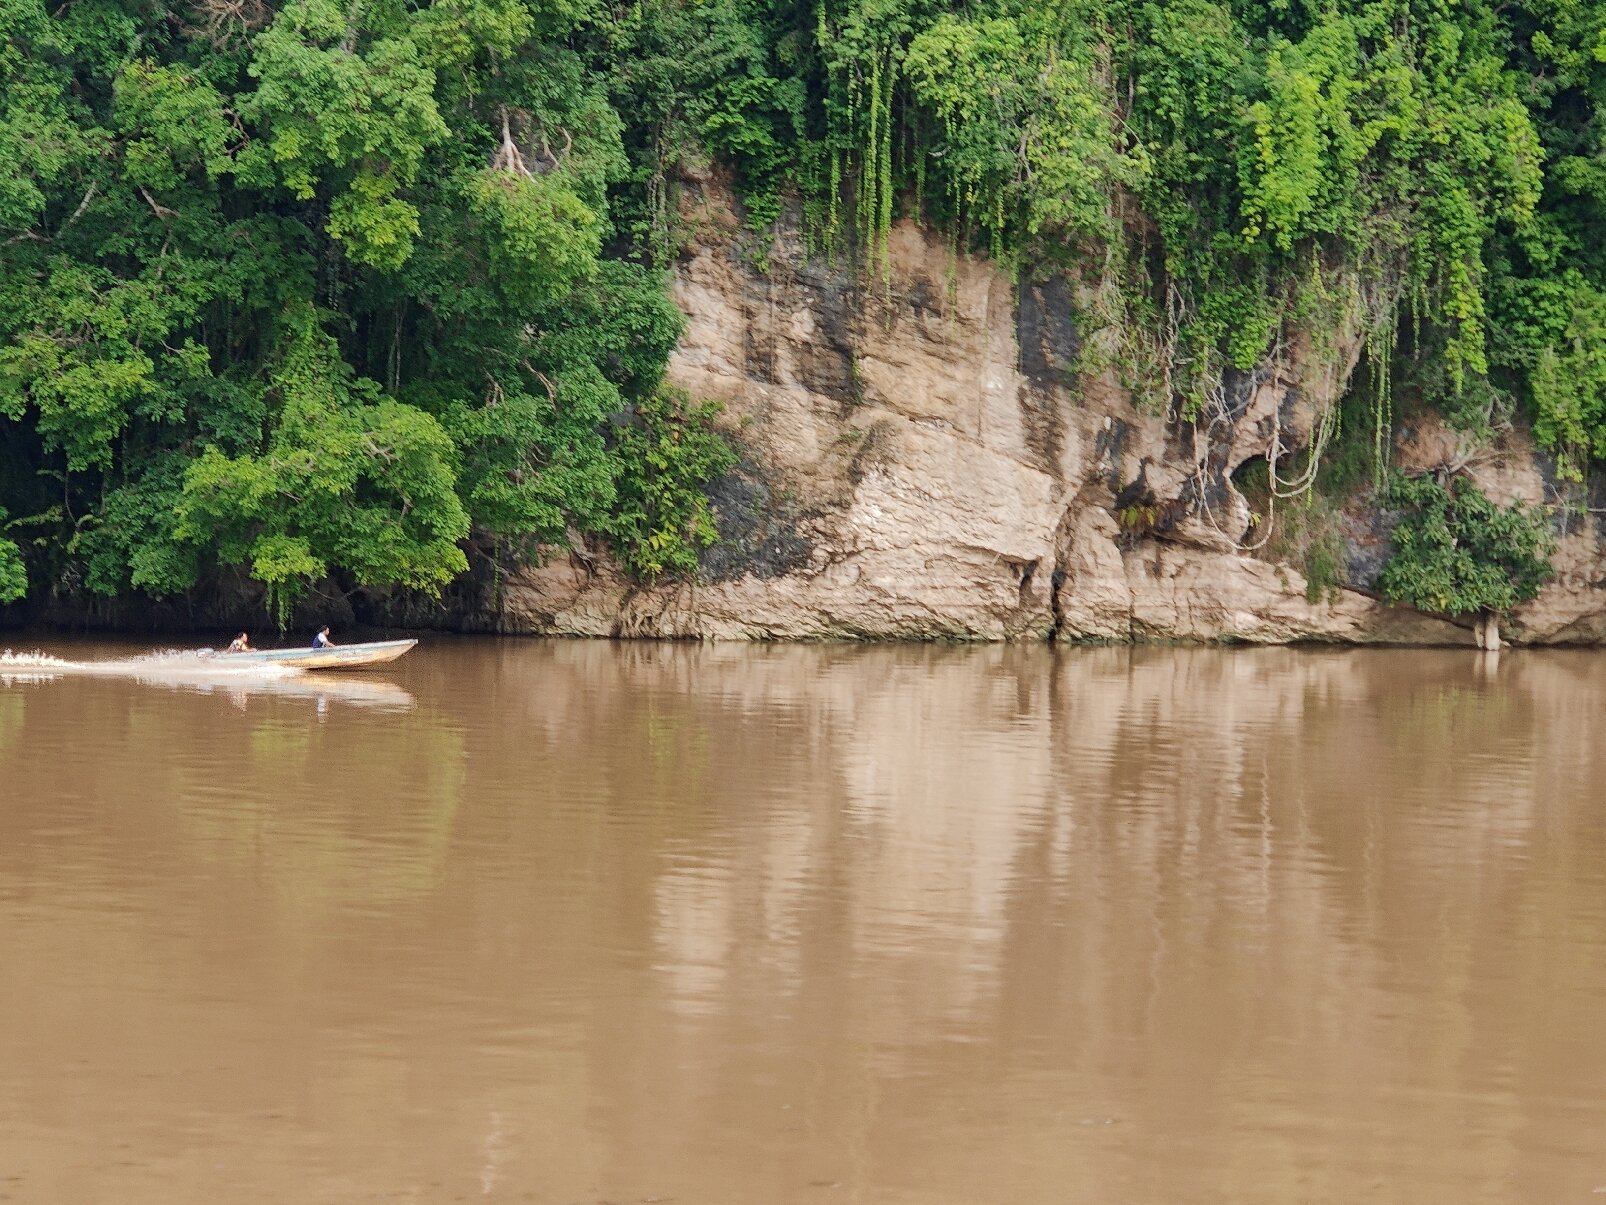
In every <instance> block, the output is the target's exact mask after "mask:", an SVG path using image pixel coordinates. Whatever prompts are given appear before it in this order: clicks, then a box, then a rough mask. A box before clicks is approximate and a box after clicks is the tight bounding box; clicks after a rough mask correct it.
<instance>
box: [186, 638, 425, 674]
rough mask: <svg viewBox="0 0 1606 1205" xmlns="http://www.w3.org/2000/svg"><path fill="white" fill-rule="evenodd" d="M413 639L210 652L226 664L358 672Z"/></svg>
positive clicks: (400, 651) (406, 646) (409, 645)
mask: <svg viewBox="0 0 1606 1205" xmlns="http://www.w3.org/2000/svg"><path fill="white" fill-rule="evenodd" d="M417 643H418V641H416V640H375V641H370V642H369V643H367V644H333V645H330V646H329V647H328V648H321V649H252V650H251V651H250V652H248V653H213V654H212V660H214V661H216V662H219V663H220V664H228V665H283V666H287V667H288V668H290V669H360V668H362V667H363V666H365V665H383V664H384V663H385V662H387V661H394V660H396V658H397V657H400V656H401V655H402V654H403V653H405V652H406V651H407V650H408V649H410V648H412V647H413V645H415V644H417Z"/></svg>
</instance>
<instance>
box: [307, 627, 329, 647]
mask: <svg viewBox="0 0 1606 1205" xmlns="http://www.w3.org/2000/svg"><path fill="white" fill-rule="evenodd" d="M312 647H313V648H315V649H331V648H334V647H335V642H334V641H333V640H330V639H329V629H328V628H327V627H321V628H319V629H318V634H317V635H316V636H314V637H313V638H312Z"/></svg>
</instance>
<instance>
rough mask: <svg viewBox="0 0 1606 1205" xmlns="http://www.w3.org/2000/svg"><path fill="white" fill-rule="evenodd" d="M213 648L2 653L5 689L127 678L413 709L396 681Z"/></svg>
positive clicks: (240, 695)
mask: <svg viewBox="0 0 1606 1205" xmlns="http://www.w3.org/2000/svg"><path fill="white" fill-rule="evenodd" d="M212 652H213V650H211V649H164V650H160V651H157V652H152V653H143V654H140V655H138V656H134V657H115V658H110V659H107V660H86V661H73V660H68V659H66V658H63V657H58V656H56V655H55V654H53V653H46V652H43V651H40V650H37V649H36V650H14V649H4V650H0V686H12V685H23V684H28V683H35V682H50V681H54V680H57V679H61V678H68V677H73V678H81V677H98V678H127V679H132V680H134V681H136V682H139V683H142V684H144V685H148V686H158V687H167V688H169V689H174V690H185V691H199V692H213V691H221V692H224V693H227V694H229V695H230V696H231V697H232V698H233V699H234V701H235V702H236V703H242V702H244V700H245V699H246V698H248V697H249V696H251V695H259V694H260V695H277V696H289V697H296V698H308V699H317V700H320V701H323V700H330V699H335V700H342V701H346V702H352V703H357V704H360V705H365V706H373V707H386V708H396V709H403V710H405V709H409V708H411V707H412V706H413V704H414V699H413V696H412V694H411V693H409V692H408V691H406V690H404V689H403V688H402V687H400V686H397V685H396V684H395V683H393V682H384V681H374V680H365V679H360V678H342V677H339V676H337V675H331V674H329V673H320V674H309V673H305V672H304V671H302V670H299V669H294V668H292V667H290V666H286V665H274V664H271V663H249V664H244V665H241V664H238V663H233V662H229V661H220V660H217V659H216V658H214V657H213V655H212Z"/></svg>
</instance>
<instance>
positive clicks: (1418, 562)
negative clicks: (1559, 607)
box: [1379, 477, 1553, 615]
mask: <svg viewBox="0 0 1606 1205" xmlns="http://www.w3.org/2000/svg"><path fill="white" fill-rule="evenodd" d="M1385 501H1386V503H1387V504H1388V505H1390V506H1393V507H1397V508H1399V509H1400V510H1401V511H1402V512H1403V514H1402V516H1401V519H1400V522H1399V524H1398V525H1397V526H1396V527H1395V529H1394V546H1395V551H1394V554H1393V555H1392V556H1391V557H1390V558H1389V560H1388V563H1387V564H1385V565H1384V566H1383V573H1382V575H1381V577H1380V578H1379V585H1380V587H1381V588H1382V591H1383V596H1384V597H1385V598H1387V599H1388V600H1389V601H1390V602H1396V603H1401V602H1403V603H1408V604H1410V605H1411V606H1413V607H1415V608H1417V610H1419V611H1432V612H1437V613H1439V614H1443V615H1465V614H1467V613H1469V612H1482V611H1492V612H1506V611H1509V610H1511V608H1512V607H1514V606H1516V605H1517V604H1518V603H1520V602H1526V601H1527V600H1528V599H1530V598H1533V597H1534V596H1535V595H1537V594H1538V593H1539V588H1540V587H1541V586H1543V585H1544V584H1545V582H1547V581H1548V580H1550V577H1551V575H1552V572H1553V570H1552V568H1551V564H1550V557H1549V553H1550V549H1551V540H1550V535H1549V531H1548V529H1547V528H1546V526H1545V523H1544V519H1543V516H1541V515H1540V514H1538V513H1536V512H1535V511H1533V510H1531V509H1529V508H1526V507H1523V506H1518V505H1513V506H1508V507H1500V506H1496V505H1495V504H1494V503H1493V502H1491V501H1489V499H1488V498H1487V497H1485V496H1484V494H1483V492H1482V491H1481V490H1479V489H1478V487H1477V486H1475V485H1473V484H1472V482H1471V481H1469V480H1468V479H1467V478H1465V477H1457V478H1454V479H1452V480H1451V481H1450V483H1449V484H1448V485H1444V484H1441V483H1440V482H1439V481H1437V480H1435V479H1434V478H1432V477H1397V478H1396V479H1395V480H1394V481H1393V482H1392V483H1391V485H1390V487H1389V490H1388V492H1387V494H1386V497H1385Z"/></svg>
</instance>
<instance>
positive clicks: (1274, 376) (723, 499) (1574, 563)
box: [496, 181, 1606, 644]
mask: <svg viewBox="0 0 1606 1205" xmlns="http://www.w3.org/2000/svg"><path fill="white" fill-rule="evenodd" d="M689 192H690V195H691V197H692V202H691V204H690V205H689V206H688V208H687V218H688V221H689V222H690V223H691V226H692V229H693V231H694V235H693V237H692V239H691V240H690V242H689V244H688V246H687V248H686V250H685V252H684V254H683V256H682V260H681V262H680V264H679V266H678V269H677V272H676V277H675V282H674V290H675V299H676V301H677V302H678V303H679V305H680V306H681V308H682V309H683V310H684V311H685V313H686V316H687V322H688V325H687V330H686V334H685V336H684V338H683V339H682V341H681V344H680V347H679V349H678V351H677V352H676V354H675V356H674V359H673V361H672V363H671V368H670V376H671V379H672V381H673V382H674V383H676V384H678V385H681V386H683V387H685V388H686V389H687V390H688V391H689V392H691V393H692V394H693V395H694V396H701V397H710V398H715V399H718V400H719V401H721V402H722V403H723V404H724V406H725V416H724V421H725V423H726V424H727V427H728V431H729V434H730V435H731V436H732V437H733V439H734V440H735V441H736V442H737V443H738V444H739V446H740V447H741V448H742V449H743V451H744V458H743V462H742V464H741V465H740V466H739V467H738V469H737V470H736V471H735V472H734V473H732V474H731V475H730V476H729V477H727V478H726V479H725V480H723V481H721V482H719V483H717V484H716V486H715V488H714V491H713V495H714V501H715V504H716V511H717V516H718V521H719V526H720V530H721V533H722V536H723V539H722V541H721V543H720V544H719V545H718V546H716V547H715V548H713V549H711V550H710V551H709V554H708V556H707V557H706V559H705V565H704V570H705V572H704V580H703V581H701V582H699V583H697V584H695V585H693V584H677V585H665V586H658V587H653V588H639V587H632V586H631V585H630V584H628V583H627V582H626V581H625V580H623V579H622V578H621V577H620V576H618V575H617V574H616V573H615V572H613V571H612V570H611V569H609V568H608V567H607V564H606V561H605V560H603V559H601V558H597V557H594V556H590V555H586V554H585V553H584V551H575V552H572V553H570V552H567V551H566V552H564V553H563V554H562V555H560V556H556V557H554V558H552V559H549V560H548V562H547V563H546V564H545V565H542V566H539V567H533V568H530V569H527V570H524V571H521V572H519V573H517V574H515V575H514V576H513V577H512V579H511V580H509V581H508V582H507V583H505V588H504V590H503V591H502V592H501V598H500V603H499V606H500V614H499V615H498V617H497V619H496V623H497V626H500V627H502V628H503V629H504V630H515V631H537V632H551V633H568V634H577V635H579V634H584V635H609V634H616V635H641V636H672V637H681V636H685V637H713V638H747V639H810V638H833V637H916V638H945V637H946V638H965V639H983V640H1014V639H1032V640H1036V639H1044V638H1047V637H1049V636H1054V637H1056V638H1058V639H1063V640H1086V639H1101V640H1119V641H1126V640H1190V641H1213V640H1237V641H1250V642H1258V643H1274V642H1286V641H1294V640H1326V641H1354V642H1427V643H1454V644H1470V643H1471V642H1472V639H1473V637H1472V632H1471V628H1470V626H1462V625H1457V624H1452V623H1449V622H1446V621H1444V620H1440V619H1435V618H1431V617H1428V616H1424V615H1421V614H1419V613H1417V612H1415V611H1412V610H1409V609H1406V608H1396V607H1390V606H1387V605H1385V604H1383V603H1381V602H1380V601H1378V600H1377V599H1375V598H1373V597H1370V596H1368V595H1366V594H1364V593H1360V592H1356V591H1349V590H1346V591H1342V592H1340V593H1338V594H1337V596H1336V597H1334V598H1332V599H1331V600H1330V601H1329V600H1324V601H1321V602H1317V603H1311V602H1308V601H1307V599H1306V592H1305V581H1304V578H1303V577H1302V576H1301V575H1300V573H1299V572H1298V570H1297V569H1295V568H1294V567H1292V566H1288V565H1279V564H1274V563H1271V562H1269V561H1267V560H1264V559H1260V558H1258V557H1257V556H1255V555H1253V554H1252V553H1251V552H1249V551H1247V550H1246V548H1245V545H1246V544H1250V543H1253V542H1254V541H1252V540H1250V539H1248V538H1247V537H1248V536H1249V535H1250V534H1251V522H1252V521H1251V516H1250V513H1249V508H1248V506H1247V505H1246V503H1245V500H1244V498H1243V497H1242V496H1241V495H1240V494H1239V492H1238V491H1237V490H1236V489H1235V488H1234V486H1233V484H1232V480H1231V476H1232V474H1233V472H1234V471H1235V470H1237V469H1238V468H1239V467H1240V465H1242V464H1243V462H1244V461H1246V460H1248V459H1249V458H1251V457H1254V456H1261V455H1265V454H1266V452H1267V449H1268V447H1270V446H1272V445H1273V443H1274V441H1275V442H1276V444H1277V445H1278V446H1281V447H1283V448H1293V447H1296V446H1298V445H1300V444H1301V443H1302V442H1303V441H1304V440H1305V439H1306V438H1307V437H1308V435H1309V430H1310V425H1311V422H1312V418H1313V415H1315V414H1316V413H1318V412H1319V411H1320V409H1321V408H1322V407H1324V406H1325V405H1327V404H1328V403H1329V402H1331V401H1332V400H1333V398H1334V396H1335V394H1336V393H1337V391H1339V390H1341V389H1342V388H1343V387H1344V384H1345V382H1346V381H1347V379H1348V377H1349V374H1350V372H1351V371H1352V370H1353V368H1354V366H1355V362H1356V360H1357V358H1358V353H1359V345H1358V340H1355V339H1348V340H1346V339H1345V338H1344V337H1343V336H1342V334H1340V336H1339V337H1338V338H1337V339H1335V340H1334V342H1335V344H1336V347H1334V348H1333V349H1331V350H1329V351H1328V352H1327V353H1326V356H1325V358H1319V357H1317V356H1316V355H1315V354H1314V353H1313V352H1311V350H1310V349H1309V348H1308V347H1307V348H1295V349H1293V350H1292V352H1291V353H1290V354H1289V355H1287V356H1285V357H1284V360H1283V362H1282V363H1281V365H1276V366H1274V365H1267V366H1264V367H1262V368H1261V369H1260V370H1257V371H1256V372H1253V373H1246V374H1242V375H1241V376H1239V377H1237V378H1235V379H1233V380H1231V381H1229V382H1228V385H1229V388H1228V390H1227V395H1228V397H1227V401H1228V405H1227V407H1226V413H1225V416H1224V419H1223V420H1218V421H1217V422H1215V423H1214V424H1212V426H1211V428H1210V429H1209V430H1208V431H1206V430H1202V429H1199V428H1196V427H1195V426H1193V425H1192V424H1182V423H1177V422H1175V421H1167V420H1166V419H1165V418H1164V417H1163V416H1159V415H1155V414H1151V413H1145V412H1143V411H1141V410H1140V409H1138V408H1136V407H1135V406H1134V404H1133V401H1132V399H1131V398H1130V396H1129V395H1128V394H1127V393H1126V391H1124V390H1123V389H1122V388H1121V387H1120V386H1119V384H1118V383H1117V381H1116V378H1115V376H1114V374H1113V373H1109V374H1105V375H1102V376H1099V377H1096V378H1093V379H1078V376H1077V374H1076V372H1075V371H1074V367H1073V366H1074V365H1075V363H1076V362H1077V360H1078V355H1077V353H1078V349H1079V338H1080V336H1079V332H1078V329H1077V326H1076V323H1075V320H1074V316H1073V304H1072V303H1073V298H1072V295H1071V292H1070V286H1069V285H1067V284H1066V283H1065V282H1064V281H1062V280H1059V279H1055V278H1049V279H1046V280H1042V281H1032V280H1025V281H1022V282H1021V283H1020V284H1019V285H1017V284H1016V283H1015V282H1013V281H1011V280H1010V279H1009V278H1008V277H1007V276H1005V275H1004V274H1003V273H1002V272H1000V271H999V270H998V269H997V268H995V267H994V266H992V265H990V264H988V263H986V262H984V261H978V260H967V259H963V258H961V259H958V260H955V258H954V257H953V256H952V255H951V253H950V250H949V248H948V246H947V245H946V243H944V242H943V241H941V240H940V239H939V238H937V237H936V236H933V235H931V234H929V233H928V232H926V231H924V230H922V229H921V228H919V227H917V226H915V225H912V224H907V223H906V224H903V225H900V226H898V227H896V228H895V229H894V231H893V233H892V238H891V244H890V256H889V263H890V279H889V280H886V281H884V282H883V281H882V280H880V279H876V280H873V281H866V280H864V279H862V278H861V277H860V276H858V275H857V274H855V273H853V272H850V271H848V270H846V269H844V268H842V267H840V266H838V267H833V266H831V265H829V264H826V263H823V262H820V261H818V260H816V259H812V258H810V257H808V256H806V255H805V254H804V253H803V250H802V246H801V243H800V240H799V238H798V237H797V233H796V231H795V230H788V229H785V228H783V229H782V230H781V231H780V232H778V234H777V235H776V238H775V242H774V245H773V247H772V248H770V249H769V255H768V261H769V262H768V264H767V268H766V270H764V271H759V270H758V269H757V268H755V267H754V264H753V259H754V256H753V249H752V247H751V246H750V245H748V243H747V241H746V240H745V239H744V237H743V234H742V232H741V231H740V230H739V229H738V228H737V226H736V222H735V219H734V218H732V217H731V213H732V206H731V204H730V202H729V199H728V197H727V196H725V195H724V194H723V192H722V191H721V190H720V189H719V188H718V187H717V185H715V184H714V183H713V182H711V181H701V182H698V181H693V182H691V183H690V185H689ZM1407 436H1408V438H1407V439H1406V440H1405V442H1404V444H1403V445H1402V447H1401V449H1400V455H1402V456H1403V457H1404V458H1405V459H1406V460H1407V461H1409V460H1410V459H1411V458H1413V457H1415V458H1417V459H1418V460H1423V461H1424V462H1431V458H1432V457H1433V456H1434V455H1437V454H1438V452H1440V451H1442V450H1443V449H1442V448H1440V447H1439V446H1438V444H1443V443H1444V442H1445V441H1446V440H1448V439H1449V438H1450V437H1449V436H1448V435H1446V434H1445V433H1443V432H1439V433H1434V434H1428V435H1424V433H1421V432H1410V433H1407ZM1435 440H1437V441H1438V444H1436V443H1435ZM1510 443H1511V446H1509V447H1507V448H1506V449H1505V452H1504V454H1503V455H1502V456H1501V457H1500V458H1499V459H1498V460H1497V461H1495V462H1492V463H1490V464H1488V465H1487V466H1482V467H1480V469H1479V480H1480V483H1482V484H1483V485H1484V487H1485V489H1486V490H1488V491H1489V492H1491V494H1492V495H1494V496H1496V497H1508V498H1509V497H1522V498H1525V499H1527V500H1529V501H1539V500H1540V499H1541V498H1542V496H1543V494H1544V490H1545V482H1544V479H1543V478H1542V476H1541V474H1540V471H1539V469H1538V467H1537V466H1536V461H1535V458H1534V457H1533V456H1532V454H1531V451H1529V450H1526V449H1525V448H1524V446H1523V445H1522V444H1521V441H1520V440H1518V439H1515V438H1514V439H1513V440H1512V441H1510ZM1557 565H1558V569H1559V571H1560V576H1559V579H1558V581H1557V582H1556V583H1555V584H1554V585H1553V586H1552V587H1551V588H1550V589H1548V590H1547V592H1546V594H1545V595H1544V596H1543V597H1541V598H1540V599H1539V600H1538V601H1537V602H1536V603H1534V604H1531V605H1530V606H1529V607H1527V608H1526V609H1525V610H1524V611H1523V613H1522V614H1521V615H1519V617H1518V620H1517V623H1516V625H1515V630H1514V631H1510V632H1509V633H1508V634H1509V635H1511V636H1514V637H1515V638H1517V639H1519V640H1530V641H1560V640H1594V639H1597V638H1600V637H1601V636H1602V635H1606V607H1603V606H1602V599H1603V596H1602V594H1601V592H1600V591H1598V590H1597V589H1596V588H1595V583H1597V582H1599V581H1601V580H1602V579H1603V578H1606V566H1603V558H1602V556H1601V553H1600V544H1599V541H1598V540H1597V532H1596V529H1595V523H1594V518H1593V516H1591V515H1583V516H1578V517H1576V518H1575V519H1574V521H1573V523H1572V526H1571V528H1570V529H1569V531H1568V533H1567V534H1566V536H1565V538H1564V539H1563V541H1562V547H1561V552H1560V555H1559V556H1558V558H1557Z"/></svg>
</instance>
